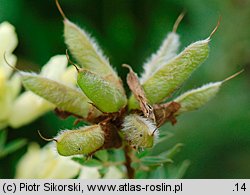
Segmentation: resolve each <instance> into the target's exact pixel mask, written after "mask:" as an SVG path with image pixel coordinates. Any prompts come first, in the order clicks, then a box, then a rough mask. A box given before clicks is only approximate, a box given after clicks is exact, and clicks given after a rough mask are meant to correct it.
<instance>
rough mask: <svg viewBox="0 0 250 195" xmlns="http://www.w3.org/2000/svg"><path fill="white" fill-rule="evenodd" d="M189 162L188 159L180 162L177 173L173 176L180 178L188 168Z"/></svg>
mask: <svg viewBox="0 0 250 195" xmlns="http://www.w3.org/2000/svg"><path fill="white" fill-rule="evenodd" d="M190 164H191V162H190V161H189V160H184V161H183V162H182V164H181V165H180V166H179V168H178V171H177V174H176V176H175V178H176V179H182V178H183V176H184V175H185V173H186V172H187V169H188V168H189V166H190Z"/></svg>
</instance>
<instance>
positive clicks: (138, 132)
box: [122, 114, 159, 148]
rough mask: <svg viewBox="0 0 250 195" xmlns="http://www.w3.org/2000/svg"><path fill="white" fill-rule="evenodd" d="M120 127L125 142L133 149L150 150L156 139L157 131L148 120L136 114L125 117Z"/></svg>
mask: <svg viewBox="0 0 250 195" xmlns="http://www.w3.org/2000/svg"><path fill="white" fill-rule="evenodd" d="M122 126H123V128H122V132H123V133H124V135H125V138H126V140H127V141H128V142H129V144H130V145H131V146H133V147H135V148H151V147H152V146H153V145H154V142H155V141H156V139H157V138H158V134H159V132H158V129H157V128H156V126H155V125H154V124H153V123H152V122H151V121H150V119H147V118H144V117H142V116H139V115H137V114H130V115H128V116H126V117H125V119H124V122H123V124H122Z"/></svg>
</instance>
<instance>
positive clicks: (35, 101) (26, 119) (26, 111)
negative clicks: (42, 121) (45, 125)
mask: <svg viewBox="0 0 250 195" xmlns="http://www.w3.org/2000/svg"><path fill="white" fill-rule="evenodd" d="M54 108H55V106H54V105H53V104H51V103H50V102H48V101H46V100H44V99H42V98H41V97H39V96H37V95H35V94H34V93H32V92H30V91H26V92H24V93H22V94H21V95H20V96H19V97H18V98H17V99H16V100H15V101H14V103H13V107H12V111H11V115H10V119H9V123H10V125H11V126H12V127H14V128H18V127H20V126H22V125H26V124H28V123H30V122H31V121H33V120H35V119H37V118H38V117H40V116H41V115H43V114H44V113H46V112H48V111H50V110H53V109H54Z"/></svg>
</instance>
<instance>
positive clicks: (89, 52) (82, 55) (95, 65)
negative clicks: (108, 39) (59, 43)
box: [64, 19, 123, 90]
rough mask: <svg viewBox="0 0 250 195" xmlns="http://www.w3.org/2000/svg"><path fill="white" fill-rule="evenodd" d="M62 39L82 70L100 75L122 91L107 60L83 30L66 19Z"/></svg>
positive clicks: (119, 82) (117, 78)
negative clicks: (63, 38)
mask: <svg viewBox="0 0 250 195" xmlns="http://www.w3.org/2000/svg"><path fill="white" fill-rule="evenodd" d="M64 37H65V43H66V44H67V46H68V48H69V50H70V52H71V54H72V55H73V57H74V58H75V59H76V61H77V63H78V64H79V65H80V66H81V67H82V68H84V69H87V70H89V71H91V72H93V73H96V74H98V75H101V76H102V77H103V78H105V79H106V80H107V81H109V82H111V83H113V84H114V85H116V86H117V87H118V88H119V89H120V90H123V87H122V83H121V81H120V78H119V77H118V75H117V73H116V72H115V71H114V70H113V68H112V67H111V65H110V63H109V61H108V59H107V58H106V57H104V55H103V52H102V51H101V49H100V48H99V46H98V45H97V44H96V42H95V41H94V40H93V39H92V38H90V36H89V35H88V34H87V33H86V32H85V31H84V30H83V29H81V28H79V27H78V26H77V25H75V24H74V23H72V22H70V21H69V20H68V19H64Z"/></svg>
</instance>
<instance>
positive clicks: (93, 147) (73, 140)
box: [54, 125, 104, 156]
mask: <svg viewBox="0 0 250 195" xmlns="http://www.w3.org/2000/svg"><path fill="white" fill-rule="evenodd" d="M54 140H55V141H56V145H57V151H58V153H59V154H60V155H62V156H71V155H77V154H86V155H87V154H91V153H93V152H95V151H97V150H98V149H100V148H101V147H102V146H103V144H104V131H103V130H102V128H101V126H100V125H92V126H89V127H81V128H80V129H78V130H66V131H62V132H61V133H60V134H59V135H58V136H57V137H56V138H54Z"/></svg>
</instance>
